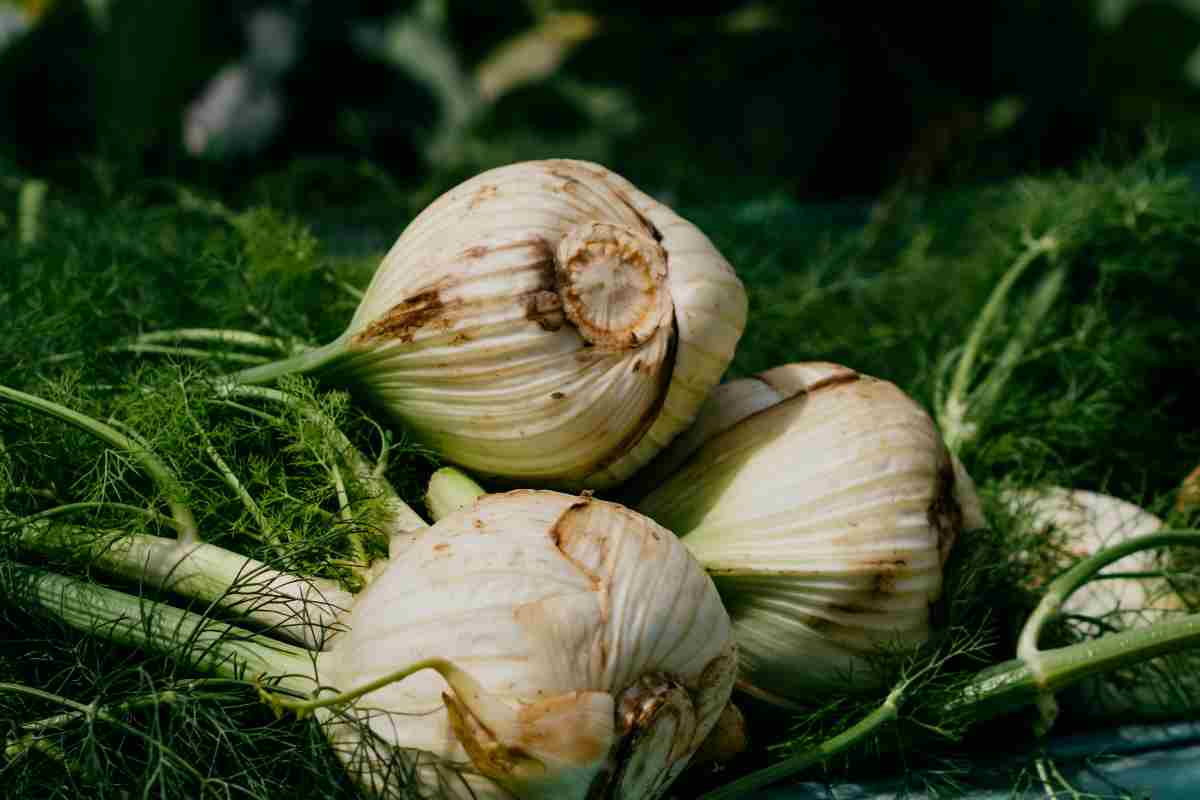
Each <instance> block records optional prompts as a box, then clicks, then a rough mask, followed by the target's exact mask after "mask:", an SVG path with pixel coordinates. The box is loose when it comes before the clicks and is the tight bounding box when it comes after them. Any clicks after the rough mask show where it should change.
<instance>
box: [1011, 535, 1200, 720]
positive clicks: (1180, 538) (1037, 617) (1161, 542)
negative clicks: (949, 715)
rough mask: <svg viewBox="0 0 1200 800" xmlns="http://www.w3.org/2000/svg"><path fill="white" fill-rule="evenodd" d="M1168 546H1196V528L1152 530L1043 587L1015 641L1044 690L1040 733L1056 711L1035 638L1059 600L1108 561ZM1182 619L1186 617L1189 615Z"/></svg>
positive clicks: (1199, 542)
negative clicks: (1036, 602) (1153, 531)
mask: <svg viewBox="0 0 1200 800" xmlns="http://www.w3.org/2000/svg"><path fill="white" fill-rule="evenodd" d="M1171 545H1190V546H1192V547H1196V546H1200V531H1198V530H1175V531H1156V532H1155V533H1151V534H1147V535H1145V536H1138V537H1135V538H1133V539H1129V540H1127V541H1124V542H1121V543H1120V544H1117V545H1113V546H1112V547H1108V548H1105V549H1104V550H1101V551H1100V552H1099V553H1096V554H1095V555H1092V556H1090V557H1088V558H1085V559H1083V560H1081V561H1079V562H1078V563H1077V564H1075V566H1073V567H1071V568H1070V569H1069V570H1067V571H1066V572H1064V573H1063V574H1062V575H1060V576H1059V577H1057V578H1055V579H1054V580H1053V581H1052V582H1051V583H1050V585H1049V586H1048V587H1047V589H1046V592H1045V594H1044V595H1042V600H1041V602H1040V603H1038V606H1037V608H1036V609H1034V612H1033V613H1032V614H1031V615H1030V616H1029V619H1028V620H1027V621H1026V622H1025V626H1024V628H1022V629H1021V636H1020V638H1019V639H1018V641H1017V658H1018V659H1019V660H1021V661H1022V662H1024V663H1025V664H1026V665H1027V666H1028V667H1029V671H1030V674H1031V675H1032V676H1033V679H1034V681H1035V682H1036V683H1038V684H1041V685H1043V688H1044V690H1045V691H1044V692H1043V694H1042V696H1041V697H1040V698H1039V700H1038V705H1039V707H1040V708H1041V710H1042V714H1041V720H1040V725H1039V731H1040V732H1041V733H1045V732H1046V731H1047V730H1049V728H1050V726H1051V725H1053V723H1054V717H1055V716H1056V714H1057V707H1056V705H1055V703H1054V698H1053V694H1052V689H1053V687H1052V686H1050V685H1049V683H1050V676H1049V675H1048V674H1047V672H1046V660H1047V657H1048V655H1049V654H1048V653H1043V652H1042V651H1041V650H1039V649H1038V641H1039V639H1040V638H1041V635H1042V631H1043V630H1044V629H1045V627H1046V624H1047V623H1048V622H1049V621H1050V620H1051V619H1053V618H1054V617H1055V616H1057V615H1058V614H1059V613H1060V611H1061V610H1062V606H1063V603H1065V602H1066V601H1067V599H1068V598H1070V596H1071V595H1072V594H1074V593H1075V591H1076V590H1078V589H1079V588H1080V587H1081V586H1083V585H1084V584H1085V583H1087V582H1088V580H1089V579H1091V578H1092V577H1093V576H1094V575H1095V574H1096V573H1097V572H1099V571H1100V570H1102V569H1104V568H1105V567H1106V566H1108V565H1109V564H1111V563H1113V562H1114V561H1119V560H1121V559H1122V558H1125V557H1126V556H1128V555H1130V554H1132V553H1137V552H1139V551H1142V550H1149V549H1153V548H1158V547H1168V546H1171ZM1186 619H1190V617H1189V618H1185V620H1186ZM1185 620H1179V622H1184V621H1185ZM1157 627H1158V626H1157V625H1154V626H1151V627H1150V628H1148V629H1145V630H1153V629H1154V628H1157ZM1137 632H1140V631H1129V633H1137ZM1105 638H1107V637H1105ZM1097 641H1102V640H1097Z"/></svg>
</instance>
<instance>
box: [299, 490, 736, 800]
mask: <svg viewBox="0 0 1200 800" xmlns="http://www.w3.org/2000/svg"><path fill="white" fill-rule="evenodd" d="M347 622H348V627H349V631H348V632H347V633H345V634H343V635H342V636H341V638H339V639H338V641H337V643H336V645H335V647H334V648H333V649H332V650H330V651H327V652H325V653H322V654H321V657H320V661H319V662H318V672H319V675H320V680H321V683H322V684H325V685H329V686H333V687H337V689H339V690H341V691H349V690H352V689H353V688H354V687H357V686H363V685H366V684H369V683H370V682H371V681H374V680H378V679H380V678H383V677H386V676H387V675H389V674H390V673H391V672H392V671H393V670H395V669H397V666H398V665H408V664H414V663H419V662H422V661H425V660H428V659H437V660H439V661H440V662H445V664H444V665H443V667H442V668H440V669H427V670H424V671H421V672H417V673H415V674H412V675H410V676H408V677H406V678H404V679H403V680H398V681H395V682H393V683H389V684H387V685H386V686H383V687H382V688H378V689H376V690H374V691H372V692H370V693H369V694H366V695H363V696H362V697H360V698H359V699H358V700H356V701H355V704H354V705H353V706H352V707H350V708H348V709H341V710H340V711H338V712H337V713H327V714H326V715H325V719H324V721H323V722H324V725H325V728H326V731H327V733H328V735H329V737H330V740H331V741H332V742H333V744H334V745H335V748H336V749H337V751H338V752H339V753H340V754H341V755H342V757H343V759H344V760H345V761H346V762H347V765H348V766H349V767H350V769H351V772H352V774H355V775H357V776H358V778H359V780H360V782H362V783H364V784H365V785H366V786H368V787H369V788H370V789H371V790H373V791H374V792H375V793H377V794H381V795H384V796H387V794H388V792H389V790H395V791H398V789H399V787H401V786H405V787H406V788H407V790H410V791H418V792H420V793H421V794H420V796H422V797H424V796H428V797H452V798H459V797H461V798H467V797H471V798H513V797H520V798H547V800H550V798H554V799H556V800H558V799H560V798H561V799H562V800H569V799H570V798H579V800H584V798H589V800H600V799H602V798H614V799H615V798H628V800H634V799H635V798H637V799H640V798H654V797H658V796H660V795H661V794H662V793H663V792H665V791H666V788H667V787H668V785H669V784H670V783H671V781H672V780H673V779H674V778H675V777H676V776H677V775H678V774H679V772H680V771H682V769H683V768H684V767H685V766H686V765H687V763H688V761H689V760H690V759H691V757H692V755H693V754H695V753H696V751H697V750H698V749H699V748H700V746H701V744H702V743H703V742H704V740H705V737H706V736H707V735H708V733H709V731H710V730H711V729H712V727H713V726H714V725H715V724H716V722H717V719H718V718H719V717H720V715H721V712H722V710H723V709H724V707H725V706H726V704H727V702H728V700H729V696H730V692H731V691H732V687H733V681H734V676H735V673H736V647H735V645H734V642H733V637H732V631H731V628H730V624H729V618H728V615H727V614H726V612H725V610H724V608H723V607H722V605H721V602H720V598H719V596H718V595H717V592H716V589H715V587H714V586H713V583H712V580H711V579H710V578H709V577H708V576H707V575H706V574H705V573H704V571H703V569H702V568H701V567H700V566H699V565H698V564H697V563H696V561H695V559H694V558H693V557H692V556H691V554H690V553H689V552H688V551H687V549H686V548H685V547H683V546H682V545H681V544H680V542H679V541H678V539H676V537H674V536H673V535H672V534H671V533H670V532H669V531H666V530H664V529H663V528H661V527H660V526H658V525H657V524H655V523H654V522H652V521H651V520H649V519H647V518H645V517H643V516H641V515H639V514H637V513H635V512H632V511H630V510H628V509H626V508H624V507H623V506H619V505H616V504H614V503H607V502H603V501H599V500H594V499H591V498H589V497H586V496H585V497H577V496H572V495H566V494H559V493H557V492H549V491H532V490H518V491H514V492H508V493H504V494H497V495H488V496H486V497H483V498H481V499H479V500H478V501H477V502H476V503H475V504H474V505H473V506H472V507H470V508H468V509H465V510H463V511H458V512H455V513H453V514H450V515H449V516H448V517H446V518H444V519H443V520H441V521H440V522H438V523H437V524H436V525H434V526H433V527H431V528H428V529H426V530H423V531H419V532H417V533H415V534H414V535H413V536H412V537H411V538H410V539H409V541H408V543H407V546H406V547H404V548H403V550H402V551H401V552H398V553H393V555H392V558H391V560H390V563H389V566H388V568H387V569H386V570H385V571H384V572H383V573H382V574H381V575H380V576H379V577H378V578H377V579H376V580H375V581H374V582H373V583H372V584H371V585H370V586H369V587H368V588H367V589H366V590H365V591H364V592H363V594H362V595H361V596H360V597H359V598H358V599H357V601H356V603H355V606H354V609H353V611H352V613H351V614H350V616H349V618H348V620H347ZM446 664H448V665H450V666H445V665H446ZM367 729H369V732H370V733H369V734H368V733H367ZM380 745H382V748H380ZM376 753H384V754H391V753H400V754H401V755H400V756H399V760H400V761H401V763H402V767H398V768H397V769H395V770H393V771H391V772H389V770H388V768H387V765H386V763H381V762H384V761H386V759H384V758H382V757H381V756H377V755H376ZM389 776H390V777H389ZM405 796H407V795H405Z"/></svg>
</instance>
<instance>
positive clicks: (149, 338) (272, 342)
mask: <svg viewBox="0 0 1200 800" xmlns="http://www.w3.org/2000/svg"><path fill="white" fill-rule="evenodd" d="M163 342H204V343H211V344H222V345H230V344H232V345H237V346H239V347H245V348H248V349H252V350H266V351H267V352H271V353H288V352H291V351H292V350H293V349H294V347H293V346H292V345H289V344H288V343H287V342H285V341H284V340H283V339H279V338H276V337H274V336H263V335H262V334H258V333H251V332H250V331H239V330H233V329H225V328H175V329H173V330H162V331H152V332H150V333H143V334H141V335H140V336H138V337H136V338H135V339H134V340H133V344H161V343H163Z"/></svg>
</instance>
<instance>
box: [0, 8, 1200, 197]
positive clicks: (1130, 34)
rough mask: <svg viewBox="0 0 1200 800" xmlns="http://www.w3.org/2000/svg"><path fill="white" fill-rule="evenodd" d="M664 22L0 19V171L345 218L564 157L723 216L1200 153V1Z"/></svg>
mask: <svg viewBox="0 0 1200 800" xmlns="http://www.w3.org/2000/svg"><path fill="white" fill-rule="evenodd" d="M654 5H655V4H646V3H642V2H632V0H575V1H574V2H572V1H571V0H523V1H522V0H408V1H407V2H404V1H403V0H402V1H401V2H385V1H384V0H341V1H340V2H337V3H332V2H320V1H319V0H291V1H290V2H286V1H283V0H268V1H267V2H243V1H240V0H175V2H169V3H164V2H155V0H0V164H2V163H3V162H7V164H8V167H7V168H4V167H3V166H0V170H4V171H7V172H10V173H11V172H14V171H15V172H18V173H20V174H24V175H35V176H44V177H49V178H51V180H52V181H53V182H54V183H55V184H56V185H67V186H70V185H84V184H89V185H90V184H92V183H94V182H97V181H99V182H101V183H102V184H103V183H106V182H107V184H109V185H110V187H111V186H114V185H120V184H121V183H122V182H123V181H127V180H132V179H142V178H145V177H154V178H164V177H165V178H169V179H173V180H180V181H183V182H187V183H189V184H192V185H203V186H209V187H212V188H213V189H214V190H215V191H218V192H221V193H223V194H228V193H233V194H239V193H242V192H246V191H250V192H258V193H267V194H269V195H271V197H270V199H271V200H272V201H274V202H277V203H279V202H282V203H288V202H292V201H294V202H296V203H298V204H306V205H307V204H316V205H320V206H322V207H330V206H340V205H362V204H363V195H364V193H365V192H382V193H383V194H382V195H381V197H385V199H386V196H387V195H388V194H389V193H390V192H395V195H394V197H399V196H402V195H403V196H410V195H412V193H413V191H414V190H418V191H419V190H421V189H424V190H426V191H427V192H431V191H434V190H437V189H440V188H444V187H445V186H447V185H449V184H450V183H452V182H454V181H456V180H457V179H459V178H461V177H463V176H464V175H466V174H470V173H474V172H476V171H479V170H481V169H483V168H486V167H489V166H492V165H495V164H499V163H503V162H507V161H512V160H515V159H520V158H533V157H543V156H548V155H558V156H574V157H581V158H588V159H593V160H598V161H602V162H604V163H605V164H607V165H609V166H611V167H613V168H614V169H616V170H617V171H619V172H622V173H624V174H626V175H627V176H628V177H630V178H631V179H633V180H634V181H635V182H637V183H640V184H643V185H645V186H646V187H647V188H649V189H651V190H652V191H657V192H659V193H665V194H668V195H669V196H670V197H671V198H672V199H674V200H676V201H678V202H684V203H687V204H703V203H705V202H711V201H720V202H731V201H738V200H740V199H743V198H748V197H754V196H761V195H762V194H763V193H779V192H782V193H786V194H787V195H789V196H791V197H792V198H795V199H797V200H801V201H807V200H830V199H838V198H847V197H851V198H853V197H876V196H879V195H880V194H882V193H884V192H886V191H887V190H888V189H890V188H893V187H896V186H903V187H911V186H915V187H918V188H926V187H938V186H944V185H948V184H955V185H957V184H963V183H977V182H980V181H987V180H993V179H999V178H1004V177H1007V176H1011V175H1016V174H1024V173H1029V172H1037V171H1042V170H1045V169H1047V168H1053V167H1059V166H1066V165H1071V164H1075V163H1077V162H1078V161H1079V160H1080V159H1081V158H1084V157H1087V156H1090V155H1094V154H1095V153H1097V152H1098V151H1099V150H1101V149H1103V150H1104V152H1105V156H1106V157H1108V158H1118V159H1119V158H1120V157H1121V155H1122V154H1123V153H1125V152H1132V151H1135V150H1137V149H1138V147H1140V143H1141V142H1140V140H1141V138H1142V137H1143V136H1144V135H1145V132H1146V131H1147V130H1148V129H1149V128H1152V127H1157V128H1159V129H1162V130H1167V131H1169V133H1170V136H1171V139H1172V152H1173V153H1174V154H1175V155H1176V156H1178V157H1181V158H1189V159H1190V158H1195V156H1196V154H1197V153H1200V0H1091V1H1088V0H1056V1H1055V2H1035V1H1034V0H993V1H992V2H980V3H973V4H970V8H969V9H968V8H967V7H966V6H961V5H960V6H955V5H951V4H930V5H928V6H927V7H924V8H923V9H920V10H914V9H913V8H912V7H911V6H909V5H907V4H877V5H875V6H873V7H872V8H871V9H870V12H869V13H865V12H864V11H863V10H862V8H860V7H859V6H857V5H855V4H844V3H843V4H836V3H830V2H814V1H813V0H707V1H706V2H700V3H693V4H690V7H691V9H692V10H691V11H689V12H686V13H683V12H674V11H666V10H661V11H656V10H648V9H647V8H646V7H647V6H650V7H652V6H654ZM368 165H369V166H368ZM418 196H419V197H420V196H421V195H418ZM394 197H393V199H394ZM252 199H254V198H252ZM257 199H261V198H257Z"/></svg>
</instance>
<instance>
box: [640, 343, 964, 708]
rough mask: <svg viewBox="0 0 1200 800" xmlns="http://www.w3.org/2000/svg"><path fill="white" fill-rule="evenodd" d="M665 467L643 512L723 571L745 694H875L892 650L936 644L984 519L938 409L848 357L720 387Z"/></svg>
mask: <svg viewBox="0 0 1200 800" xmlns="http://www.w3.org/2000/svg"><path fill="white" fill-rule="evenodd" d="M676 464H681V465H682V466H679V467H678V468H675V466H674V465H676ZM664 465H667V467H669V468H670V469H671V470H672V471H671V473H670V474H669V475H668V474H667V470H666V469H664ZM651 473H652V474H651V475H650V476H649V477H650V480H652V481H653V480H655V479H660V480H661V481H662V482H661V484H660V485H659V486H658V487H657V488H655V489H654V490H653V491H651V492H650V493H649V494H648V495H647V496H646V497H645V498H644V499H643V500H642V501H641V502H640V503H639V504H638V506H637V507H638V510H639V511H641V512H642V513H644V514H646V515H648V516H650V517H651V518H653V519H655V520H656V521H658V522H659V523H661V524H662V525H664V526H665V527H668V528H670V529H671V530H673V531H675V532H676V533H677V534H679V535H680V536H681V537H682V538H683V542H684V544H686V545H687V546H688V548H689V549H690V550H691V551H692V553H693V554H694V555H695V556H696V558H697V560H699V561H700V563H701V564H703V565H704V567H705V569H707V570H708V571H709V573H710V574H711V575H712V576H713V578H714V580H715V582H716V584H717V587H718V589H719V591H720V592H721V596H722V598H723V599H724V601H725V603H726V607H727V608H728V610H729V614H730V617H731V619H732V620H733V626H734V632H735V637H736V639H737V642H738V649H739V653H740V658H741V674H740V676H739V685H740V686H742V687H744V688H745V689H746V690H747V691H749V692H751V693H754V694H757V695H758V696H760V697H763V698H765V699H768V700H771V701H774V702H779V703H781V704H795V703H807V702H815V701H819V700H820V699H821V697H822V696H823V695H821V694H819V693H820V692H822V691H825V690H827V689H828V688H829V687H847V688H848V687H854V686H868V685H873V684H874V683H875V682H876V681H877V680H878V676H877V675H875V674H874V672H873V670H872V668H871V659H872V656H873V654H874V653H875V652H876V651H877V650H878V649H879V648H880V647H884V646H896V645H900V646H914V645H918V644H920V643H922V642H924V641H925V640H926V639H927V638H928V637H929V636H930V633H931V622H930V606H931V605H932V604H933V603H934V602H935V601H936V600H938V598H939V596H940V594H941V590H942V567H943V565H944V563H945V560H946V557H947V555H948V553H949V550H950V547H951V545H952V544H953V542H954V541H955V539H956V537H957V536H958V535H959V534H960V533H961V531H963V530H964V529H969V528H975V527H981V526H982V525H983V518H982V514H981V513H980V510H979V509H980V506H979V503H978V500H977V499H976V498H975V496H974V489H973V486H972V485H971V483H970V479H969V478H967V477H966V473H965V470H963V469H962V468H961V465H958V464H956V463H955V462H954V460H953V459H952V458H951V456H950V453H949V452H948V451H947V449H946V447H945V445H944V444H943V442H942V439H941V436H940V435H939V434H938V431H937V428H936V426H935V425H934V423H933V420H932V419H931V418H930V416H929V415H928V414H927V413H926V412H925V411H924V410H923V409H922V408H921V407H920V406H919V405H917V403H916V402H914V401H913V400H912V399H911V398H909V397H908V396H907V395H906V394H905V393H904V392H902V391H901V390H900V389H899V388H897V387H896V386H895V385H894V384H891V383H888V382H887V381H882V380H877V379H875V378H871V377H868V376H865V375H860V374H859V373H857V372H855V371H853V370H851V369H848V368H846V367H843V366H840V365H836V364H826V363H804V364H789V365H786V366H783V367H778V368H775V369H772V370H769V371H768V372H765V373H762V374H761V375H759V376H756V377H754V378H747V379H744V380H740V381H732V382H730V383H728V384H724V385H722V386H720V387H718V388H717V389H716V390H715V391H714V392H713V395H712V397H711V398H710V399H709V401H708V403H707V404H706V405H705V408H704V410H703V412H702V413H701V415H700V417H699V419H698V420H697V422H696V426H695V427H694V428H693V429H692V430H691V431H690V432H689V433H688V434H687V435H685V436H683V437H680V439H678V440H677V442H676V444H675V445H673V446H672V449H671V450H670V451H668V452H667V453H665V454H664V455H663V457H662V460H661V461H660V462H659V463H658V464H655V465H654V466H652V467H651Z"/></svg>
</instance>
